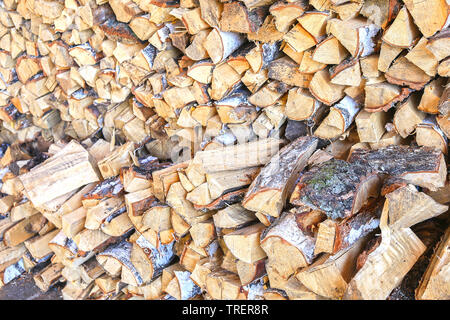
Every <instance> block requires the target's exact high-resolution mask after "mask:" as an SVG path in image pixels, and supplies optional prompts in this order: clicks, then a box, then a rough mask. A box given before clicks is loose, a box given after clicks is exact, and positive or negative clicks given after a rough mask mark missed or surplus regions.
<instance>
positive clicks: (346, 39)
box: [327, 18, 380, 57]
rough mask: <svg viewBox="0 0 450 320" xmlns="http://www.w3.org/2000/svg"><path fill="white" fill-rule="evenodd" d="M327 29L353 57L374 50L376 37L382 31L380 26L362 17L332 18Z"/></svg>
mask: <svg viewBox="0 0 450 320" xmlns="http://www.w3.org/2000/svg"><path fill="white" fill-rule="evenodd" d="M327 30H328V31H329V32H330V33H331V34H332V35H333V36H335V37H336V38H337V39H338V40H339V42H340V43H341V44H342V45H343V46H344V47H345V48H346V49H347V50H348V51H349V52H350V54H351V55H352V56H353V57H365V56H368V55H370V54H372V53H373V52H374V50H375V40H374V38H375V36H376V35H377V34H378V31H380V27H378V26H377V25H375V24H371V23H369V22H368V21H367V20H365V19H361V18H354V19H349V20H346V21H342V20H339V19H331V20H329V21H328V25H327Z"/></svg>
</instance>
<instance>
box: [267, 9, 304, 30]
mask: <svg viewBox="0 0 450 320" xmlns="http://www.w3.org/2000/svg"><path fill="white" fill-rule="evenodd" d="M307 8H308V5H307V3H306V1H296V2H291V3H285V2H282V1H278V2H277V3H275V4H273V5H272V6H270V9H269V11H270V14H271V15H272V16H274V18H275V27H276V28H277V30H278V31H280V32H288V31H289V27H290V26H291V25H293V24H294V23H295V20H296V19H297V18H298V17H300V16H301V15H302V14H303V13H304V12H305V10H307Z"/></svg>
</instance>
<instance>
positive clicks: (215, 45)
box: [203, 28, 244, 64]
mask: <svg viewBox="0 0 450 320" xmlns="http://www.w3.org/2000/svg"><path fill="white" fill-rule="evenodd" d="M243 43H244V37H243V36H242V35H241V34H239V33H235V32H225V31H221V30H220V29H218V28H214V29H213V30H212V31H211V32H210V33H209V35H208V36H207V37H206V39H205V41H204V42H203V46H204V47H205V49H206V51H207V52H208V54H209V56H210V57H211V60H212V61H213V63H214V64H217V63H219V62H222V61H223V60H225V59H226V58H227V57H228V56H229V55H230V54H232V53H233V52H234V51H235V50H236V49H237V48H239V47H240V46H241V44H243Z"/></svg>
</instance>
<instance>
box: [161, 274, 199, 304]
mask: <svg viewBox="0 0 450 320" xmlns="http://www.w3.org/2000/svg"><path fill="white" fill-rule="evenodd" d="M173 273H174V277H173V279H172V280H171V281H170V282H169V283H168V284H167V287H166V288H165V289H164V291H165V292H167V293H168V294H170V295H171V296H172V297H174V298H175V299H177V300H188V299H193V298H195V296H197V295H199V294H200V293H201V289H200V287H199V286H197V285H196V284H195V283H194V282H193V281H192V279H191V273H190V272H189V271H181V270H180V271H173Z"/></svg>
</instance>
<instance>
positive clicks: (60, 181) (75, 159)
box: [19, 142, 99, 206]
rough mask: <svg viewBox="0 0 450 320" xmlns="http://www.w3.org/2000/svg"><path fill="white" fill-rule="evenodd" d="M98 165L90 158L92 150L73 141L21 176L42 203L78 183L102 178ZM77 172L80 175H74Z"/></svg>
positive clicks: (38, 203) (32, 196)
mask: <svg viewBox="0 0 450 320" xmlns="http://www.w3.org/2000/svg"><path fill="white" fill-rule="evenodd" d="M94 168H95V167H93V165H92V164H91V162H90V161H89V154H88V152H87V151H86V150H85V149H84V148H83V147H82V146H81V145H80V144H78V143H76V142H70V143H69V144H68V145H67V146H66V147H64V148H63V149H61V150H60V151H59V152H58V153H56V154H55V155H54V156H53V157H51V158H50V159H48V160H46V161H44V162H43V163H42V164H41V165H40V166H38V167H35V168H34V170H31V171H30V172H29V173H26V174H24V175H21V176H20V177H19V179H20V180H21V182H22V184H23V186H24V188H25V190H26V192H27V195H28V197H29V199H30V201H32V202H33V204H34V205H35V206H42V205H45V203H46V202H49V201H51V200H54V199H56V198H57V197H59V196H62V195H64V194H67V193H68V192H71V191H73V190H75V189H76V188H78V187H81V186H83V185H85V184H88V183H91V182H95V181H98V180H99V178H98V174H97V172H96V171H95V169H94ZM73 176H76V177H78V179H76V180H75V179H73ZM49 177H51V179H50V178H49Z"/></svg>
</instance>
